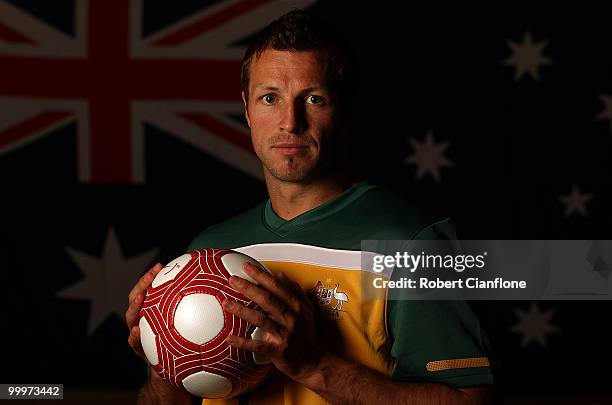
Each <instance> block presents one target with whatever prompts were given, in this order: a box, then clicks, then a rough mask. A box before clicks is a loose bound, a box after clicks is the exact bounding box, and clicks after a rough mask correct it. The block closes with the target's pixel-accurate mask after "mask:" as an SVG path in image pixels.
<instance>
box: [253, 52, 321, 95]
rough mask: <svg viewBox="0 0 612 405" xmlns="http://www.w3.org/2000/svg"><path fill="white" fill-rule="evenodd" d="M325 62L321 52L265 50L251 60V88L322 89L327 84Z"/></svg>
mask: <svg viewBox="0 0 612 405" xmlns="http://www.w3.org/2000/svg"><path fill="white" fill-rule="evenodd" d="M323 61H324V56H323V54H322V53H321V52H318V51H296V52H291V51H277V50H275V49H266V50H265V51H264V52H263V53H262V54H261V55H260V56H259V57H256V58H254V59H253V60H252V61H251V66H250V72H249V73H250V85H249V87H251V88H256V87H258V86H275V87H289V86H300V87H323V86H324V85H325V82H326V75H325V71H326V69H325V63H324V62H323Z"/></svg>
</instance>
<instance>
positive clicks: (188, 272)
mask: <svg viewBox="0 0 612 405" xmlns="http://www.w3.org/2000/svg"><path fill="white" fill-rule="evenodd" d="M244 262H249V263H252V264H254V265H256V266H258V267H259V268H260V269H261V270H263V271H265V272H268V271H267V270H266V268H265V267H264V266H263V265H262V264H260V263H259V262H257V261H256V260H255V259H253V258H251V257H249V256H247V255H245V254H242V253H238V252H235V251H233V250H227V249H201V250H196V251H193V252H190V253H187V254H184V255H182V256H180V257H178V258H176V259H174V260H173V261H171V262H170V263H168V264H167V265H166V266H165V267H164V268H163V269H162V270H161V271H160V272H159V273H158V274H157V276H156V277H155V279H153V283H152V284H151V286H150V287H149V289H148V290H147V294H146V297H145V300H144V303H143V305H142V309H141V310H140V321H139V324H138V325H139V327H140V341H141V343H142V347H143V349H144V353H145V355H146V357H147V359H148V360H149V363H150V364H151V366H152V367H153V369H154V370H155V371H156V372H157V373H158V374H159V375H160V376H161V377H162V378H163V379H164V380H165V381H167V382H168V383H170V384H172V385H174V386H176V387H179V388H183V389H185V390H187V391H188V392H189V393H191V394H193V395H197V396H200V397H204V398H229V397H233V396H236V395H239V394H241V393H243V392H246V391H249V390H251V389H253V388H254V387H256V386H257V385H258V384H260V383H261V382H263V381H264V380H265V379H266V377H267V376H268V375H269V374H270V373H271V372H272V369H273V368H272V365H271V364H270V361H269V359H268V358H266V357H265V356H263V355H261V354H257V353H254V352H249V351H245V350H239V349H237V348H235V347H233V346H231V345H229V344H228V343H227V342H226V338H227V336H228V335H230V334H232V335H237V336H242V337H245V338H252V339H257V338H261V333H262V331H261V330H260V329H259V328H257V327H255V326H254V325H252V324H250V323H248V322H246V321H243V320H242V319H240V318H239V317H237V316H234V315H232V314H230V313H228V312H225V311H223V309H222V307H221V303H222V302H223V301H224V300H225V299H226V298H231V299H234V300H236V301H238V302H241V303H243V304H244V305H246V306H247V307H249V308H254V309H260V307H259V306H258V305H257V304H256V303H254V302H253V301H251V300H249V299H248V298H246V297H245V296H244V295H242V294H240V293H239V292H237V291H236V290H234V289H232V288H231V287H230V286H229V283H228V279H229V277H230V276H231V275H238V276H240V277H243V278H245V279H247V280H249V281H251V282H255V280H253V279H251V278H250V277H249V276H247V275H246V274H245V273H244V272H243V271H242V265H243V263H244Z"/></svg>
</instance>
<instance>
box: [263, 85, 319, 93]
mask: <svg viewBox="0 0 612 405" xmlns="http://www.w3.org/2000/svg"><path fill="white" fill-rule="evenodd" d="M254 90H265V91H279V90H280V89H279V88H278V87H276V86H265V85H263V84H258V85H256V86H255V89H254ZM313 91H324V89H323V88H321V87H316V86H315V87H308V88H306V89H304V90H302V91H301V92H300V94H306V93H311V92H313Z"/></svg>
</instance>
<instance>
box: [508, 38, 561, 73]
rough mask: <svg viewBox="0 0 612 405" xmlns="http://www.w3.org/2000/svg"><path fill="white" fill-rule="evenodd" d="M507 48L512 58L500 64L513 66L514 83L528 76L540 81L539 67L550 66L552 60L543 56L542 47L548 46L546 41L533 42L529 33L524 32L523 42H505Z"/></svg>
mask: <svg viewBox="0 0 612 405" xmlns="http://www.w3.org/2000/svg"><path fill="white" fill-rule="evenodd" d="M507 42H508V46H509V47H510V48H511V49H512V56H510V57H509V58H507V59H506V60H504V61H503V62H502V64H503V65H505V66H514V67H515V68H516V70H515V73H514V81H515V82H518V81H519V80H521V78H522V77H523V76H524V75H526V74H530V75H531V77H533V79H534V80H535V81H539V80H540V66H542V65H550V64H552V63H553V60H552V59H550V58H549V57H547V56H545V55H544V54H543V50H544V47H546V45H547V44H548V40H543V41H540V42H535V43H534V42H533V39H532V38H531V32H529V31H526V32H525V34H524V36H523V42H522V43H517V42H514V41H507Z"/></svg>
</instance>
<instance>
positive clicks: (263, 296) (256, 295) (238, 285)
mask: <svg viewBox="0 0 612 405" xmlns="http://www.w3.org/2000/svg"><path fill="white" fill-rule="evenodd" d="M229 284H230V286H231V287H232V288H234V289H236V290H237V291H239V292H240V293H242V294H243V295H244V296H246V297H247V298H249V299H251V300H253V302H255V303H256V304H258V305H259V306H260V307H261V308H262V309H263V310H264V311H266V312H267V313H268V314H269V316H270V318H271V319H273V320H274V321H276V322H278V323H279V324H280V325H282V326H284V327H287V326H288V325H289V317H290V316H292V312H291V309H290V308H289V307H288V306H287V305H286V304H285V303H284V302H282V301H281V300H280V299H279V298H278V297H277V296H276V295H274V294H273V293H271V292H270V291H268V290H267V289H265V288H262V287H261V286H259V285H256V284H253V283H251V282H250V281H248V280H245V279H243V278H241V277H238V276H231V277H230V279H229Z"/></svg>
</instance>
